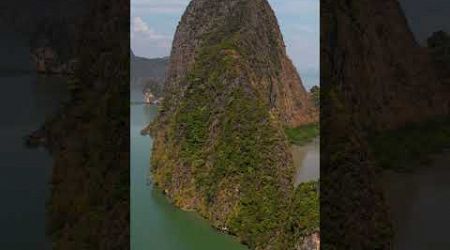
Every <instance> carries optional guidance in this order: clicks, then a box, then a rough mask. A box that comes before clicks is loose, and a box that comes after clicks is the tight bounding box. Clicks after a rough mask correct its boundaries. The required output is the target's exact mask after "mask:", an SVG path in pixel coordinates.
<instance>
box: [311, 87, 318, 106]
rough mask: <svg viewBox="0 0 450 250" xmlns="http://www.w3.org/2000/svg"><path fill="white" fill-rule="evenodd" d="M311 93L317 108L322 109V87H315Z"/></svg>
mask: <svg viewBox="0 0 450 250" xmlns="http://www.w3.org/2000/svg"><path fill="white" fill-rule="evenodd" d="M309 92H310V93H311V97H312V99H313V103H314V105H315V106H316V108H320V87H319V86H317V85H315V86H313V87H312V88H311V90H310V91H309Z"/></svg>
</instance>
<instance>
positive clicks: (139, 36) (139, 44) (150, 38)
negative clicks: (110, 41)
mask: <svg viewBox="0 0 450 250" xmlns="http://www.w3.org/2000/svg"><path fill="white" fill-rule="evenodd" d="M130 25H131V27H130V31H131V32H130V36H131V47H132V48H133V51H134V52H135V53H136V54H137V55H143V56H149V57H157V56H164V55H167V54H168V53H169V52H170V47H171V43H172V39H171V37H170V36H167V35H164V34H162V33H158V32H156V31H155V30H154V29H152V28H151V26H150V25H149V24H148V23H147V22H145V21H144V20H143V19H142V18H141V17H139V16H137V17H133V18H132V19H131V22H130ZM149 51H151V52H154V51H158V53H151V54H149V53H148V52H149Z"/></svg>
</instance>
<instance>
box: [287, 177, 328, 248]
mask: <svg viewBox="0 0 450 250" xmlns="http://www.w3.org/2000/svg"><path fill="white" fill-rule="evenodd" d="M319 204H320V202H319V182H318V181H312V182H306V183H301V184H300V185H299V186H298V187H297V188H296V190H295V194H294V197H293V201H292V204H291V207H290V210H289V220H288V223H286V224H287V230H289V231H290V233H289V234H288V235H290V236H291V237H293V238H292V240H293V241H295V239H298V238H300V237H305V236H306V235H310V234H312V233H314V232H318V231H319V227H320V208H319Z"/></svg>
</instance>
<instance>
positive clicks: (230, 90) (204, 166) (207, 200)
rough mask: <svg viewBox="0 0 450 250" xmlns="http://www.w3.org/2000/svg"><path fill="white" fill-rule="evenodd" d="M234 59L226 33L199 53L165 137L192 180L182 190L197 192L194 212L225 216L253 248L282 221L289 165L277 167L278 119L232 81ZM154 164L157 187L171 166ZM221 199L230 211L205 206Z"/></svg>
mask: <svg viewBox="0 0 450 250" xmlns="http://www.w3.org/2000/svg"><path fill="white" fill-rule="evenodd" d="M239 65H240V54H239V53H238V49H237V48H235V47H234V45H233V41H232V40H227V41H224V42H222V43H220V44H218V45H215V46H210V47H207V48H206V49H204V50H203V51H202V52H201V53H200V56H199V60H198V62H197V64H196V66H195V69H194V70H193V71H192V72H191V74H190V75H189V76H188V79H187V80H188V81H189V87H188V88H187V90H186V94H185V96H184V98H183V100H182V102H181V104H180V107H179V108H178V110H177V112H176V114H175V115H174V116H173V120H172V122H171V125H170V128H169V142H170V144H173V145H181V147H180V152H179V155H180V159H181V163H182V164H183V165H187V166H190V167H191V172H192V175H193V176H192V179H193V183H192V184H193V185H192V186H191V187H186V190H189V189H194V190H196V193H198V194H200V196H201V197H200V198H201V200H202V201H203V204H201V205H200V206H199V207H198V208H197V209H198V210H199V212H200V213H201V214H202V215H203V216H205V217H207V218H209V219H212V220H213V221H214V219H215V218H214V216H218V217H221V216H224V217H226V218H225V220H226V225H225V226H226V227H228V228H229V231H231V232H232V233H234V234H237V235H238V236H239V237H240V238H241V240H243V241H244V242H245V243H247V244H248V245H249V246H251V247H252V248H254V247H256V246H257V245H258V244H262V243H264V242H268V241H269V240H270V239H271V238H273V237H274V235H273V234H274V233H276V231H277V228H279V223H280V222H281V221H284V218H285V217H283V216H286V214H284V212H283V211H286V209H287V203H286V202H284V198H283V197H285V196H286V195H288V192H289V190H290V186H291V184H288V185H290V186H289V187H282V186H281V183H282V182H283V181H284V182H287V183H290V181H289V179H290V177H289V176H291V175H292V173H293V168H292V166H290V167H289V168H288V169H284V171H280V170H281V169H280V167H281V164H283V163H282V162H283V161H284V160H283V159H285V158H287V156H286V154H287V152H288V150H287V143H286V142H285V137H284V135H283V134H282V130H281V126H280V125H279V124H278V123H277V121H276V120H274V119H273V118H272V117H271V115H270V113H269V110H270V109H269V108H268V106H267V105H268V104H267V103H264V102H262V101H261V100H260V99H259V98H258V96H257V95H256V93H255V92H254V91H253V90H252V89H250V88H249V87H248V86H249V84H248V83H246V82H238V81H235V79H237V78H238V77H239V75H240V70H241V69H240V67H239ZM244 81H245V80H244ZM246 81H249V80H248V79H246ZM255 125H257V126H255ZM180 135H181V136H180ZM279 147H281V148H283V147H284V148H285V150H281V151H280V150H277V148H279ZM277 152H278V153H277ZM156 166H158V163H156ZM211 166H214V167H211ZM155 170H156V174H155V178H156V179H157V182H158V183H159V184H161V185H162V186H163V187H166V186H169V185H170V183H173V182H172V180H171V178H172V176H173V174H172V173H173V171H166V170H164V171H158V169H157V168H156V169H155ZM236 189H237V192H236ZM180 195H181V196H183V195H184V197H180ZM189 195H190V193H189V192H180V193H179V196H178V197H174V200H175V201H177V200H185V199H189V198H190V197H189ZM223 203H230V205H232V206H233V207H232V209H231V210H232V211H228V213H227V214H219V215H214V213H215V211H210V209H211V208H213V207H214V206H215V204H216V205H217V204H220V205H219V206H224V204H223ZM222 226H223V225H222Z"/></svg>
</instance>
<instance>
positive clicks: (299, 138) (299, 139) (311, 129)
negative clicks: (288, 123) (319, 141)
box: [284, 123, 320, 146]
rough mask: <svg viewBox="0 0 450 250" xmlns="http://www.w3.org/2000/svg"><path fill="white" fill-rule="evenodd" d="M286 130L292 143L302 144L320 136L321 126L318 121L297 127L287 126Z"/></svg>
mask: <svg viewBox="0 0 450 250" xmlns="http://www.w3.org/2000/svg"><path fill="white" fill-rule="evenodd" d="M284 132H285V133H286V136H287V137H288V139H289V142H290V143H292V144H295V145H299V146H301V145H304V144H305V143H308V142H310V141H312V140H313V139H314V138H316V137H317V136H319V134H320V127H319V124H318V123H313V124H308V125H302V126H299V127H296V128H285V129H284Z"/></svg>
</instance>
